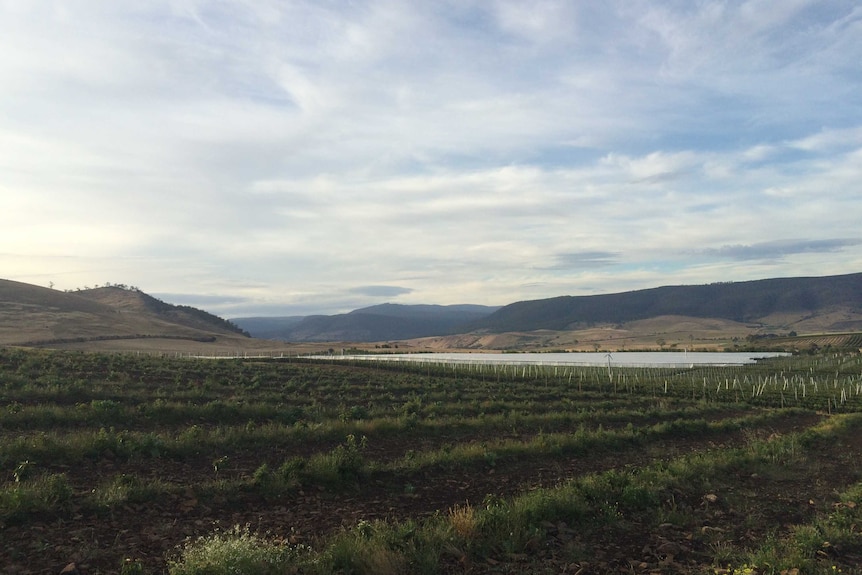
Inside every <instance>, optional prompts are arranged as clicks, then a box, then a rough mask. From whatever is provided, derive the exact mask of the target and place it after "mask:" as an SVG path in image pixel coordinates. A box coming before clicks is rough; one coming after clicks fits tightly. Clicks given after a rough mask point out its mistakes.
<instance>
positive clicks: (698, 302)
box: [469, 273, 862, 333]
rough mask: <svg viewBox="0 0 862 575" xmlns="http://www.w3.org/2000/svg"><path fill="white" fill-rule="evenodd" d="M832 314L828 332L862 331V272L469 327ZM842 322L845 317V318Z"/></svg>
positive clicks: (622, 299)
mask: <svg viewBox="0 0 862 575" xmlns="http://www.w3.org/2000/svg"><path fill="white" fill-rule="evenodd" d="M830 314H832V316H834V319H832V320H830V322H831V323H830V324H829V325H825V326H824V328H825V329H841V330H851V329H860V328H862V274H858V273H857V274H849V275H841V276H828V277H817V278H781V279H767V280H757V281H748V282H736V283H719V284H709V285H697V286H666V287H659V288H653V289H646V290H639V291H632V292H625V293H618V294H608V295H596V296H562V297H555V298H550V299H543V300H532V301H522V302H517V303H513V304H510V305H507V306H505V307H503V308H501V309H499V310H498V311H496V312H495V313H493V314H491V315H489V316H487V317H485V318H482V319H480V320H478V321H476V322H473V323H472V324H471V325H470V326H469V327H470V328H471V329H473V330H482V331H486V332H491V333H502V332H510V331H534V330H540V329H548V330H572V329H579V328H582V327H585V326H589V325H592V324H598V323H605V324H618V323H625V322H632V321H637V320H644V319H649V318H655V317H660V316H686V317H694V318H716V319H726V320H731V321H735V322H754V323H764V322H767V323H768V322H769V321H770V319H771V318H777V317H780V316H783V317H784V321H785V323H787V322H790V323H792V322H795V321H801V320H803V319H804V318H810V317H812V316H828V315H830ZM839 318H840V319H839Z"/></svg>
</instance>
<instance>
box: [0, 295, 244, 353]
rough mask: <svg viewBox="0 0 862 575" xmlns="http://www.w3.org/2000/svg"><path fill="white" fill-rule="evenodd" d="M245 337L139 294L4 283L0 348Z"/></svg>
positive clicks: (208, 318)
mask: <svg viewBox="0 0 862 575" xmlns="http://www.w3.org/2000/svg"><path fill="white" fill-rule="evenodd" d="M225 338H229V339H237V338H246V334H244V333H243V332H242V330H240V329H239V328H238V327H236V326H235V325H233V324H231V323H230V322H227V321H225V320H223V319H221V318H219V317H217V316H214V315H212V314H209V313H207V312H205V311H202V310H199V309H195V308H191V307H188V306H174V305H171V304H168V303H165V302H163V301H161V300H158V299H156V298H153V297H152V296H149V295H147V294H145V293H143V292H141V291H138V290H134V289H127V288H121V287H115V286H111V287H102V288H95V289H87V290H80V291H75V292H63V291H58V290H53V289H48V288H44V287H40V286H34V285H30V284H25V283H20V282H15V281H9V280H0V344H5V345H31V346H32V345H52V346H56V345H58V344H73V343H86V342H103V341H119V340H142V339H163V340H164V339H168V340H187V341H193V342H199V343H205V342H215V341H218V340H219V339H225Z"/></svg>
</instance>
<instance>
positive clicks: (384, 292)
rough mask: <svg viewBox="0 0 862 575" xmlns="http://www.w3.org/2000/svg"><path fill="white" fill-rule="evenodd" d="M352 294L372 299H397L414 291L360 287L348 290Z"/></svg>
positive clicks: (403, 288) (397, 288) (388, 287)
mask: <svg viewBox="0 0 862 575" xmlns="http://www.w3.org/2000/svg"><path fill="white" fill-rule="evenodd" d="M347 291H348V292H350V293H355V294H359V295H367V296H371V297H397V296H399V295H404V294H408V293H410V292H412V291H413V290H412V289H410V288H405V287H398V286H359V287H355V288H351V289H349V290H347Z"/></svg>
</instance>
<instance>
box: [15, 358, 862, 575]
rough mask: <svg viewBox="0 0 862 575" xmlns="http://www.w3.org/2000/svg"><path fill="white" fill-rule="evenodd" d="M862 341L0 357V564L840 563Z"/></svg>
mask: <svg viewBox="0 0 862 575" xmlns="http://www.w3.org/2000/svg"><path fill="white" fill-rule="evenodd" d="M860 393H862V357H860V356H859V354H829V355H825V354H824V355H806V356H794V357H788V358H776V359H773V360H769V361H766V362H762V363H759V364H757V365H754V366H743V367H727V368H720V367H702V368H697V367H696V368H687V369H679V368H673V369H671V368H661V369H658V368H653V369H647V368H628V369H622V368H617V369H613V370H609V369H607V368H601V367H595V368H593V367H573V368H554V367H550V368H542V367H539V366H531V367H528V368H522V367H518V368H517V369H514V368H512V369H509V370H506V369H498V368H494V366H485V367H484V368H480V367H477V366H470V365H465V366H459V367H457V368H455V367H450V366H446V365H442V366H430V365H421V366H410V365H406V364H394V365H377V364H363V363H354V364H349V365H348V364H344V363H343V362H340V363H338V362H333V363H332V364H328V363H325V362H310V361H304V362H303V361H299V360H296V359H223V360H204V359H177V358H170V357H156V356H146V355H141V356H138V355H132V354H95V353H83V352H68V351H67V352H50V351H29V350H18V349H2V350H0V480H2V482H0V571H2V572H3V573H9V574H17V575H24V574H28V573H52V572H53V573H58V572H59V571H60V570H61V569H63V567H64V566H66V565H67V564H69V563H71V562H74V563H75V564H76V566H77V569H78V571H79V572H80V573H89V574H95V573H124V574H126V575H131V574H161V573H171V574H174V575H184V574H193V573H200V574H202V573H209V574H215V575H217V574H220V573H369V574H370V573H380V574H386V573H393V574H394V573H521V574H523V573H581V574H584V575H585V574H588V573H713V574H718V573H786V574H789V575H792V574H793V573H797V574H798V573H837V572H842V573H858V572H862V571H860V569H859V567H858V565H860V564H862V535H860V529H859V525H862V465H860V464H859V461H860V457H862V413H859V412H860V411H862V399H860Z"/></svg>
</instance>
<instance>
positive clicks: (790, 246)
mask: <svg viewBox="0 0 862 575" xmlns="http://www.w3.org/2000/svg"><path fill="white" fill-rule="evenodd" d="M860 244H862V239H827V240H801V239H796V240H774V241H768V242H760V243H757V244H751V245H727V246H722V247H720V248H717V249H707V250H703V251H702V252H700V253H702V254H703V255H707V256H710V257H718V258H731V259H735V260H781V259H784V258H786V257H787V256H791V255H794V254H810V253H815V254H824V253H833V252H837V251H841V250H843V249H845V248H848V247H852V246H858V245H860Z"/></svg>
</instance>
